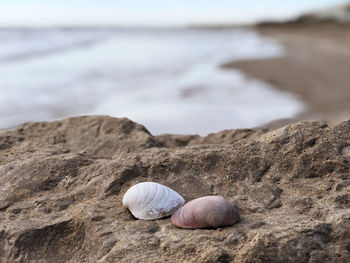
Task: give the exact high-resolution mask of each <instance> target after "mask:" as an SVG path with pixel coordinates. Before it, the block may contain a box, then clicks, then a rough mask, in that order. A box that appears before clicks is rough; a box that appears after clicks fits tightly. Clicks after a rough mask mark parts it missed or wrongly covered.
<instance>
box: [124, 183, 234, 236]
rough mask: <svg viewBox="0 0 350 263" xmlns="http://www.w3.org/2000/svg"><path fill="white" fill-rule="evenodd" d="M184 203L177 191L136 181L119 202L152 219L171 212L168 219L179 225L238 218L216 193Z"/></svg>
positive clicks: (216, 223) (138, 215) (205, 224)
mask: <svg viewBox="0 0 350 263" xmlns="http://www.w3.org/2000/svg"><path fill="white" fill-rule="evenodd" d="M184 204H185V200H184V198H183V197H182V196H181V195H179V194H178V193H177V192H175V191H174V190H172V189H170V188H169V187H166V186H164V185H161V184H158V183H153V182H144V183H139V184H136V185H134V186H132V187H131V188H130V189H129V190H128V191H127V192H126V193H125V195H124V197H123V206H125V207H127V208H128V209H129V210H130V212H131V213H132V214H133V216H134V217H136V218H138V219H143V220H154V219H160V218H163V217H167V216H170V215H172V217H171V223H172V224H174V225H175V226H177V227H181V228H193V229H194V228H206V227H219V226H227V225H233V224H234V223H236V222H238V221H239V219H240V216H239V213H238V211H237V209H236V208H235V207H234V206H233V205H231V204H230V203H229V202H227V201H226V200H225V199H224V198H223V197H220V196H205V197H201V198H197V199H194V200H192V201H190V202H188V203H187V204H186V205H184Z"/></svg>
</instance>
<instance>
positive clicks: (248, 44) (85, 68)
mask: <svg viewBox="0 0 350 263" xmlns="http://www.w3.org/2000/svg"><path fill="white" fill-rule="evenodd" d="M26 34H27V40H25V41H24V40H23V39H22V38H21V35H20V34H19V33H18V32H17V31H14V32H12V31H6V32H1V31H0V50H2V51H0V76H1V82H0V92H1V94H2V95H1V96H0V128H6V127H10V126H14V125H17V124H20V123H22V122H26V121H42V120H53V119H57V118H62V117H65V116H71V115H82V114H104V115H111V116H116V117H128V118H130V119H132V120H134V121H137V122H140V123H142V124H144V125H145V126H146V127H147V128H148V129H149V130H150V131H151V132H152V133H154V134H159V133H199V134H202V135H204V134H207V133H209V132H215V131H219V130H222V129H231V128H240V127H253V126H257V125H260V124H263V123H266V122H268V121H271V120H274V119H278V118H287V117H293V116H294V115H296V114H297V113H299V112H300V111H301V109H302V107H303V105H302V103H301V102H300V101H298V100H297V99H296V98H295V97H294V96H293V95H291V94H287V93H282V92H279V91H277V90H275V89H273V87H271V86H270V85H268V84H266V83H263V82H260V81H258V80H252V79H249V78H247V77H245V76H244V74H242V73H241V72H239V71H233V70H223V69H220V68H219V67H218V66H219V65H220V64H221V63H223V62H225V61H229V60H242V59H255V58H265V57H276V56H281V55H283V49H282V48H281V46H279V45H278V44H277V43H275V42H273V41H272V40H269V39H264V38H261V37H259V36H258V35H256V34H255V33H254V32H250V31H246V30H221V31H211V30H169V31H166V30H163V31H150V30H148V31H126V30H124V31H123V30H120V31H117V30H110V31H108V30H104V31H96V30H94V31H87V30H85V31H58V30H55V31H49V30H46V31H43V32H41V31H39V32H36V31H35V32H32V33H30V32H26ZM31 34H32V35H31ZM11 43H12V44H11ZM38 43H39V44H38ZM86 43H89V45H86Z"/></svg>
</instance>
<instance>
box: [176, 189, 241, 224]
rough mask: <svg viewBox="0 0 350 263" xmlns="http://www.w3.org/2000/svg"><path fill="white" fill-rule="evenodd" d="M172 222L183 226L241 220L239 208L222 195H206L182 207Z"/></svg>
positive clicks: (232, 222) (228, 222) (231, 222)
mask: <svg viewBox="0 0 350 263" xmlns="http://www.w3.org/2000/svg"><path fill="white" fill-rule="evenodd" d="M170 220H171V223H172V224H173V225H175V226H177V227H181V228H192V229H194V228H206V227H219V226H229V225H233V224H234V223H236V222H238V221H239V220H240V216H239V213H238V211H237V209H236V208H235V207H234V206H233V205H231V204H230V203H229V202H227V201H226V200H225V199H224V198H223V197H221V196H204V197H201V198H197V199H194V200H192V201H190V202H188V203H187V204H185V205H184V206H182V207H180V208H179V209H178V210H177V211H176V212H175V213H174V214H173V215H172V216H171V219H170Z"/></svg>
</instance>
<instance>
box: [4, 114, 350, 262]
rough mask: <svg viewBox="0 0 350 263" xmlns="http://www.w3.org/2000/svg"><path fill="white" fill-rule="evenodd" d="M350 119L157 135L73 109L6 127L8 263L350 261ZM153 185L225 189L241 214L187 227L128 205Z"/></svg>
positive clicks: (185, 191)
mask: <svg viewBox="0 0 350 263" xmlns="http://www.w3.org/2000/svg"><path fill="white" fill-rule="evenodd" d="M349 147H350V121H349V122H344V123H342V124H340V125H338V126H336V127H333V128H332V127H328V126H327V125H325V124H324V123H320V122H304V123H295V124H290V125H288V126H285V127H282V128H279V129H275V130H268V129H254V130H247V129H245V130H227V131H222V132H220V133H217V134H211V135H208V136H206V137H199V136H192V135H161V136H152V135H151V134H150V133H149V132H148V131H147V130H146V129H145V128H144V127H143V126H142V125H139V124H136V123H134V122H132V121H130V120H128V119H116V118H110V117H97V116H91V117H75V118H69V119H65V120H62V121H55V122H42V123H29V124H24V125H22V126H20V127H18V128H16V129H14V130H8V131H0V262H349V261H350V194H349V191H350V172H349V169H350V165H349V162H350V158H349ZM143 181H154V182H159V183H161V184H164V185H166V186H169V187H171V188H172V189H174V190H175V191H177V192H178V193H179V194H181V195H182V196H183V197H184V198H185V199H186V200H187V201H189V200H191V199H194V198H198V197H201V196H205V195H222V196H223V197H225V198H226V199H227V200H228V201H230V202H231V203H233V204H235V205H236V206H237V207H238V209H239V210H240V214H241V218H242V219H241V221H240V222H239V223H237V224H235V225H234V226H231V227H224V228H218V229H197V230H187V229H179V228H176V227H175V226H173V225H171V224H170V220H169V218H167V219H162V220H156V221H141V220H136V219H135V218H133V216H132V215H131V214H130V212H129V211H128V210H127V209H125V208H123V207H122V203H121V200H122V197H123V194H124V193H125V192H126V190H127V189H128V188H129V187H130V186H132V185H134V184H136V183H138V182H143Z"/></svg>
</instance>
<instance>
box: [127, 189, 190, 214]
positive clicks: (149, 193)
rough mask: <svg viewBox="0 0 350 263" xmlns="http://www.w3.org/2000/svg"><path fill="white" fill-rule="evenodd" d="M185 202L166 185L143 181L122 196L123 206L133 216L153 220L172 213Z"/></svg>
mask: <svg viewBox="0 0 350 263" xmlns="http://www.w3.org/2000/svg"><path fill="white" fill-rule="evenodd" d="M184 204H185V199H183V197H182V196H181V195H179V194H178V193H177V192H175V191H174V190H172V189H170V188H169V187H167V186H164V185H161V184H158V183H154V182H144V183H138V184H136V185H134V186H132V187H131V188H130V189H129V190H128V191H127V192H126V193H125V194H124V197H123V206H125V207H127V208H128V209H129V210H130V212H131V213H132V214H133V216H134V217H136V218H138V219H143V220H154V219H159V218H163V217H166V216H170V215H172V214H173V213H174V212H175V211H176V210H177V209H178V208H179V207H181V206H183V205H184Z"/></svg>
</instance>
